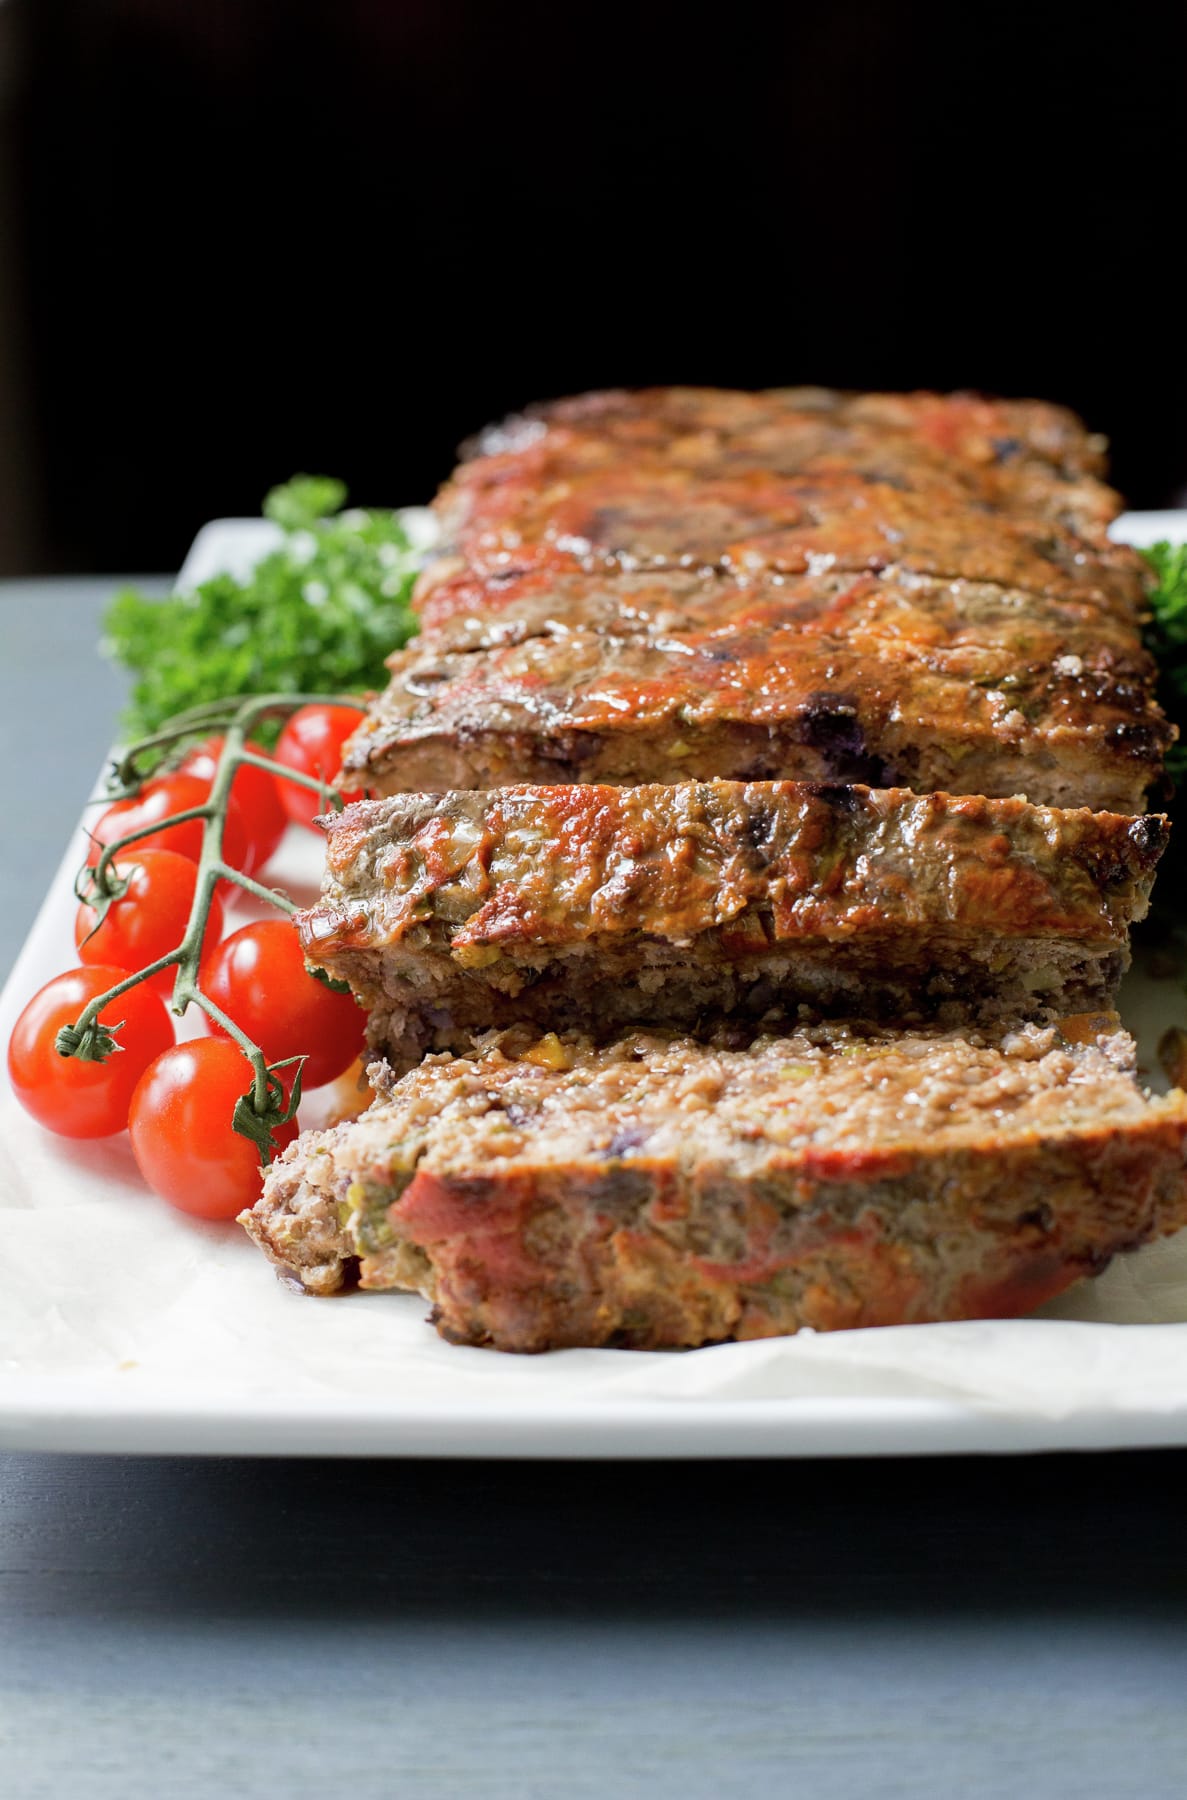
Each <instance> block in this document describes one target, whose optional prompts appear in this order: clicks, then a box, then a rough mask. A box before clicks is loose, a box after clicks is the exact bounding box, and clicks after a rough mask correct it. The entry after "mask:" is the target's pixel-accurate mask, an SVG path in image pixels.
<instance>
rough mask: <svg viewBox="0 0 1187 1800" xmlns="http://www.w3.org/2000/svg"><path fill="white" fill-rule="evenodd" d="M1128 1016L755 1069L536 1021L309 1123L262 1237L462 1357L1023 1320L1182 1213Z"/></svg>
mask: <svg viewBox="0 0 1187 1800" xmlns="http://www.w3.org/2000/svg"><path fill="white" fill-rule="evenodd" d="M1132 1056H1133V1050H1132V1044H1131V1043H1130V1040H1129V1039H1128V1038H1127V1037H1126V1036H1125V1034H1124V1033H1123V1032H1121V1031H1120V1030H1119V1029H1118V1026H1117V1021H1116V1018H1115V1017H1110V1016H1100V1015H1096V1016H1093V1015H1088V1016H1081V1017H1078V1018H1074V1019H1065V1020H1064V1021H1062V1022H1061V1024H1060V1026H1059V1027H1046V1028H1042V1027H1039V1026H1035V1025H1033V1024H1022V1025H1014V1026H1007V1027H1003V1026H1002V1025H1000V1024H999V1025H998V1026H997V1027H995V1028H994V1029H993V1030H992V1031H990V1030H986V1031H985V1032H983V1033H977V1032H971V1033H970V1032H965V1033H961V1034H956V1033H953V1032H949V1031H943V1030H939V1029H936V1028H927V1029H920V1030H918V1031H890V1030H885V1029H883V1028H881V1027H878V1026H876V1025H840V1024H832V1025H820V1026H816V1027H813V1028H811V1029H804V1030H800V1031H795V1032H791V1033H788V1034H785V1035H780V1036H764V1037H760V1038H759V1039H757V1040H756V1041H755V1042H754V1043H753V1044H752V1045H751V1046H750V1047H749V1048H748V1049H747V1050H745V1051H737V1050H730V1049H723V1048H720V1047H715V1046H713V1045H711V1044H704V1043H699V1042H694V1041H692V1040H690V1039H688V1038H681V1037H674V1036H670V1035H664V1034H648V1033H642V1032H633V1033H628V1034H626V1035H624V1036H623V1037H621V1038H619V1039H617V1040H616V1041H614V1042H613V1043H612V1044H610V1045H607V1046H604V1047H600V1048H599V1047H595V1046H594V1045H593V1044H591V1043H590V1042H589V1041H588V1040H586V1039H583V1038H561V1037H558V1036H556V1035H554V1034H547V1035H545V1036H544V1037H542V1038H537V1037H536V1036H535V1035H534V1034H533V1032H531V1031H530V1030H525V1029H522V1028H521V1029H518V1030H515V1031H512V1032H508V1033H504V1034H494V1035H492V1036H490V1037H489V1038H487V1039H486V1040H485V1041H484V1043H483V1044H482V1045H481V1046H480V1047H478V1048H476V1049H475V1050H474V1051H473V1052H472V1053H471V1054H470V1055H468V1056H464V1057H451V1056H435V1057H431V1058H429V1059H428V1060H427V1061H426V1062H425V1063H423V1064H422V1065H421V1066H420V1067H419V1068H418V1069H416V1070H415V1071H413V1072H412V1073H411V1074H408V1075H406V1076H404V1077H403V1079H401V1080H393V1079H392V1078H391V1076H390V1074H385V1073H384V1072H383V1071H382V1070H379V1071H376V1072H373V1078H376V1079H377V1082H378V1085H379V1086H380V1089H381V1091H380V1097H379V1098H378V1099H377V1100H376V1102H375V1103H374V1105H373V1106H372V1107H371V1108H370V1110H369V1111H368V1112H367V1113H365V1114H364V1115H363V1116H362V1117H361V1118H359V1119H356V1120H353V1121H351V1122H349V1123H347V1124H344V1125H341V1126H338V1127H336V1128H335V1129H333V1130H331V1131H328V1132H311V1133H306V1134H305V1135H304V1136H302V1137H301V1138H300V1139H298V1140H297V1142H296V1143H295V1144H293V1145H291V1146H290V1147H289V1149H288V1150H287V1151H286V1152H285V1154H284V1156H283V1157H282V1158H281V1159H280V1160H279V1161H278V1162H276V1163H274V1164H273V1165H272V1167H271V1168H270V1169H269V1170H268V1172H267V1176H266V1179H265V1185H264V1192H263V1195H262V1197H261V1199H260V1200H259V1202H258V1203H257V1204H256V1206H255V1207H254V1208H253V1209H252V1210H251V1212H249V1213H245V1214H244V1215H243V1217H242V1221H241V1222H242V1223H243V1224H244V1225H245V1227H246V1229H247V1230H248V1232H249V1233H250V1235H251V1236H252V1237H253V1238H254V1239H255V1240H256V1242H257V1243H258V1244H259V1245H260V1246H261V1248H262V1249H264V1250H265V1251H266V1253H267V1254H268V1255H269V1256H270V1257H271V1258H272V1260H273V1261H274V1263H275V1264H276V1265H277V1266H278V1268H279V1269H280V1270H281V1271H282V1272H283V1273H284V1274H285V1275H286V1276H288V1277H291V1278H293V1279H295V1280H296V1281H298V1282H299V1283H301V1284H302V1285H303V1286H304V1287H305V1288H307V1289H308V1290H309V1291H310V1292H313V1293H329V1292H332V1291H334V1290H335V1289H336V1288H338V1287H339V1286H341V1285H343V1283H344V1281H347V1280H353V1279H355V1278H357V1279H358V1280H359V1281H361V1284H362V1286H364V1287H366V1288H404V1289H412V1290H415V1291H417V1292H419V1293H421V1294H423V1295H425V1297H426V1298H427V1299H429V1300H430V1301H431V1302H432V1305H433V1318H434V1320H435V1322H436V1324H437V1327H438V1330H439V1331H440V1332H441V1333H442V1335H443V1336H445V1337H447V1338H449V1339H451V1340H452V1341H455V1342H459V1343H466V1344H474V1345H492V1346H494V1347H496V1348H499V1349H503V1350H518V1351H540V1350H546V1349H550V1348H555V1347H560V1346H578V1345H590V1346H596V1345H623V1346H631V1347H637V1348H648V1349H656V1348H680V1347H691V1346H694V1345H697V1344H702V1343H706V1342H717V1341H721V1340H723V1339H730V1338H755V1337H768V1336H777V1335H781V1334H784V1333H789V1332H794V1331H796V1330H798V1329H799V1328H800V1327H803V1326H811V1327H814V1328H815V1329H817V1330H835V1329H840V1328H846V1327H854V1326H865V1325H888V1324H902V1323H910V1322H919V1321H925V1320H939V1319H960V1318H977V1317H992V1316H1011V1315H1015V1314H1018V1313H1023V1312H1026V1311H1029V1310H1030V1309H1031V1308H1033V1307H1034V1306H1037V1305H1038V1304H1039V1303H1040V1302H1042V1301H1044V1300H1046V1299H1048V1298H1050V1297H1051V1296H1052V1295H1054V1294H1056V1293H1058V1292H1060V1291H1061V1290H1062V1289H1064V1288H1066V1287H1067V1286H1069V1285H1070V1284H1071V1283H1072V1282H1074V1281H1076V1280H1078V1279H1079V1278H1080V1277H1081V1276H1084V1275H1091V1274H1096V1273H1099V1271H1100V1270H1101V1269H1102V1268H1103V1267H1104V1266H1105V1264H1106V1263H1107V1262H1108V1260H1109V1259H1110V1257H1112V1256H1113V1255H1115V1254H1116V1253H1117V1252H1118V1251H1122V1250H1128V1249H1132V1248H1134V1247H1136V1246H1137V1245H1139V1244H1142V1243H1145V1242H1146V1241H1148V1240H1149V1239H1151V1238H1154V1237H1156V1236H1158V1235H1160V1234H1163V1233H1166V1232H1169V1231H1173V1230H1176V1229H1178V1228H1179V1227H1180V1226H1182V1225H1183V1224H1184V1223H1185V1222H1187V1172H1185V1145H1187V1097H1185V1096H1184V1095H1183V1094H1182V1093H1180V1092H1178V1091H1177V1090H1176V1091H1175V1092H1173V1093H1171V1094H1170V1095H1169V1096H1167V1097H1165V1098H1160V1099H1149V1098H1147V1097H1146V1096H1144V1095H1143V1094H1142V1092H1141V1091H1140V1090H1139V1088H1138V1087H1137V1085H1136V1083H1135V1081H1134V1079H1133V1075H1132V1072H1131V1070H1132Z"/></svg>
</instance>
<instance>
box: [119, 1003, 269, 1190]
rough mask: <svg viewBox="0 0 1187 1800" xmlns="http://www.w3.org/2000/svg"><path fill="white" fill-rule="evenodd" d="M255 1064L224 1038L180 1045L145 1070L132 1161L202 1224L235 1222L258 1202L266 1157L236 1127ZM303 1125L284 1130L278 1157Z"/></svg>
mask: <svg viewBox="0 0 1187 1800" xmlns="http://www.w3.org/2000/svg"><path fill="white" fill-rule="evenodd" d="M252 1079H253V1077H252V1069H251V1064H250V1063H249V1062H248V1061H247V1058H246V1057H245V1056H244V1055H243V1053H242V1051H240V1050H239V1049H238V1048H237V1047H236V1046H235V1045H234V1044H232V1043H230V1042H229V1041H228V1040H227V1039H226V1038H195V1039H194V1040H193V1041H192V1042H190V1043H188V1044H175V1045H174V1046H173V1048H172V1049H171V1050H166V1051H165V1053H164V1055H163V1056H158V1057H157V1060H156V1061H155V1062H154V1063H152V1064H151V1066H150V1067H149V1068H148V1069H146V1070H145V1072H144V1074H143V1076H142V1077H141V1079H140V1082H139V1084H138V1086H137V1088H136V1091H135V1093H134V1094H133V1096H132V1107H131V1114H130V1117H129V1120H128V1129H129V1132H130V1135H131V1139H132V1154H133V1155H134V1156H135V1158H136V1162H137V1165H138V1167H139V1169H140V1173H141V1174H142V1175H143V1176H144V1179H145V1181H147V1183H148V1185H149V1187H150V1188H152V1189H153V1191H154V1193H157V1194H159V1195H160V1196H161V1198H162V1199H163V1200H167V1201H168V1202H169V1204H170V1206H176V1207H177V1208H178V1209H179V1210H180V1211H181V1212H186V1213H191V1214H193V1215H194V1216H195V1217H197V1218H200V1219H233V1218H234V1217H235V1215H236V1214H237V1213H239V1212H242V1211H243V1209H244V1207H246V1206H251V1205H252V1204H253V1203H254V1202H255V1201H256V1200H257V1199H258V1198H259V1194H260V1179H261V1178H260V1153H259V1151H258V1149H257V1148H256V1146H255V1144H253V1143H252V1141H251V1139H250V1138H246V1137H242V1136H241V1135H240V1133H239V1132H237V1131H236V1130H235V1128H234V1126H233V1124H232V1120H233V1118H234V1114H235V1104H236V1102H237V1101H238V1099H239V1097H240V1096H241V1095H242V1094H247V1093H250V1092H251V1086H252ZM296 1135H297V1122H296V1120H295V1119H290V1120H289V1122H288V1124H287V1125H278V1126H277V1127H276V1130H275V1132H274V1133H273V1138H272V1142H273V1146H274V1150H275V1151H279V1150H280V1149H282V1148H283V1147H284V1145H285V1144H289V1143H291V1142H292V1140H293V1138H295V1137H296Z"/></svg>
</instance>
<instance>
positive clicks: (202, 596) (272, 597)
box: [103, 475, 418, 738]
mask: <svg viewBox="0 0 1187 1800" xmlns="http://www.w3.org/2000/svg"><path fill="white" fill-rule="evenodd" d="M345 501H346V489H345V487H344V486H343V484H342V483H341V482H340V481H333V480H331V479H329V477H326V476H312V475H297V476H294V478H293V480H292V481H289V482H286V483H285V485H284V486H283V487H278V488H273V490H272V492H271V493H270V494H269V495H268V497H267V499H266V500H265V501H264V509H263V510H264V514H265V517H267V518H269V519H271V520H272V521H273V522H274V523H275V524H276V525H278V526H279V527H280V528H281V530H282V531H283V533H284V538H283V541H282V542H281V544H280V545H279V546H278V548H277V549H275V550H273V551H271V552H270V553H269V554H268V555H267V556H265V557H264V558H263V560H262V561H261V562H260V563H258V564H257V565H256V568H255V569H254V570H253V571H252V573H251V575H250V576H249V577H248V578H247V580H246V581H240V580H238V579H237V578H236V577H235V576H234V575H215V576H212V577H211V579H210V580H209V581H204V582H202V583H201V584H200V586H198V587H197V588H195V589H194V590H193V592H192V593H186V594H176V595H174V596H173V597H172V598H171V599H169V600H164V601H162V600H149V599H147V598H146V597H145V596H144V595H143V594H139V593H137V592H136V590H135V589H134V588H124V589H123V590H122V591H121V592H120V593H118V594H117V595H116V596H115V598H114V599H113V600H112V602H111V605H110V607H109V608H108V610H107V614H106V617H105V619H104V622H103V623H104V639H103V649H104V651H105V653H106V654H107V655H108V656H111V657H113V658H114V659H115V660H116V661H118V662H121V663H123V664H124V666H125V668H128V669H130V670H131V671H132V673H133V674H134V675H135V676H136V681H135V685H134V686H133V689H132V696H131V702H130V704H129V706H128V709H127V711H126V712H125V714H124V718H123V725H124V729H125V732H126V734H127V735H128V737H130V738H131V737H143V736H146V735H147V734H148V733H150V732H152V731H155V730H156V729H157V727H158V726H159V725H160V724H161V723H162V722H163V721H164V720H165V719H168V718H171V717H172V716H173V715H174V714H175V713H179V712H182V711H184V710H185V709H186V708H187V707H190V706H195V705H198V704H199V703H200V702H202V701H205V700H214V699H222V698H224V697H226V696H228V695H234V694H266V693H274V694H278V693H289V694H292V693H330V694H336V693H346V692H351V691H354V690H356V689H360V688H374V687H382V686H383V685H384V683H385V681H386V671H385V669H384V658H385V657H387V656H389V655H390V654H391V652H392V651H393V650H396V649H398V648H399V646H400V645H401V644H403V643H405V642H406V641H407V639H408V638H410V637H411V636H412V635H413V633H414V632H415V630H416V617H415V614H414V613H413V612H412V609H411V607H410V606H409V595H410V593H411V589H412V584H413V582H414V580H415V579H416V572H417V568H418V561H417V558H416V554H415V552H414V550H413V547H412V545H411V544H410V542H409V540H408V534H407V532H406V531H405V530H404V527H403V526H402V524H401V523H400V520H399V518H398V517H397V515H396V514H395V513H394V512H389V511H383V510H380V509H376V508H372V509H368V510H366V511H364V510H362V509H360V508H352V509H351V510H350V511H348V512H343V511H342V508H343V505H344V504H345Z"/></svg>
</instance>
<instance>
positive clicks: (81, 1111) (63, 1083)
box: [8, 963, 173, 1138]
mask: <svg viewBox="0 0 1187 1800" xmlns="http://www.w3.org/2000/svg"><path fill="white" fill-rule="evenodd" d="M129 973H130V971H129V970H127V969H117V968H114V967H112V966H111V965H110V964H107V963H104V964H100V965H99V966H98V967H92V968H88V969H68V970H67V971H66V973H65V974H64V975H56V976H55V977H54V979H53V980H52V981H47V982H46V984H45V986H44V987H43V988H42V989H41V990H40V991H39V992H38V993H36V994H34V996H33V998H32V999H31V1000H30V1002H29V1004H28V1006H26V1008H25V1010H24V1012H23V1013H22V1014H21V1016H20V1018H19V1019H18V1020H17V1022H16V1025H15V1026H14V1027H13V1033H12V1037H11V1038H10V1039H9V1043H8V1077H9V1080H10V1081H11V1082H12V1089H13V1092H14V1094H15V1095H16V1097H17V1099H18V1100H19V1101H20V1103H21V1105H22V1106H23V1107H24V1109H25V1111H26V1112H28V1113H32V1115H33V1117H34V1118H35V1119H36V1120H37V1122H38V1123H39V1124H41V1125H45V1126H47V1127H48V1128H49V1130H50V1131H56V1132H57V1133H58V1135H59V1136H60V1137H73V1138H98V1137H111V1136H112V1135H113V1133H115V1132H117V1131H122V1130H123V1129H124V1126H125V1125H126V1124H127V1123H128V1103H129V1101H130V1100H131V1098H132V1091H133V1089H134V1088H135V1086H136V1083H137V1082H138V1081H139V1080H140V1077H141V1075H142V1074H143V1073H144V1071H145V1069H146V1068H147V1067H148V1065H149V1063H151V1062H152V1060H153V1058H154V1057H157V1056H160V1054H161V1052H162V1051H163V1050H165V1049H166V1048H167V1047H168V1046H169V1045H170V1044H172V1042H173V1024H172V1021H171V1020H170V1017H169V1014H168V1013H167V1012H166V1010H165V1002H164V1001H163V1000H162V999H161V996H160V995H159V994H157V993H154V992H153V990H152V989H151V988H150V987H148V986H147V985H145V984H142V985H141V986H139V987H134V988H129V989H128V991H127V993H126V994H121V995H120V996H119V998H118V1000H113V1001H112V1002H111V1005H110V1006H108V1007H105V1008H104V1010H103V1013H102V1023H103V1024H105V1025H106V1026H107V1027H108V1028H109V1029H113V1028H114V1027H115V1026H116V1025H119V1024H120V1023H121V1021H122V1024H123V1029H122V1030H121V1031H118V1032H116V1034H115V1037H116V1042H117V1044H119V1046H120V1048H119V1049H118V1050H117V1051H115V1052H113V1054H112V1055H111V1056H109V1057H108V1058H107V1061H106V1062H81V1061H80V1060H79V1059H78V1057H76V1056H59V1054H58V1052H57V1050H56V1049H55V1048H54V1039H55V1038H56V1037H57V1035H58V1032H59V1030H60V1029H61V1027H62V1026H63V1025H73V1024H74V1021H75V1020H76V1019H77V1018H78V1015H79V1014H80V1013H81V1012H82V1010H83V1008H84V1007H85V1006H87V1005H88V1004H89V1002H90V1001H92V1000H95V999H97V998H98V996H99V995H100V994H102V993H105V992H106V991H107V989H108V988H112V987H115V986H116V985H117V983H119V982H121V981H126V980H127V978H128V975H129Z"/></svg>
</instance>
